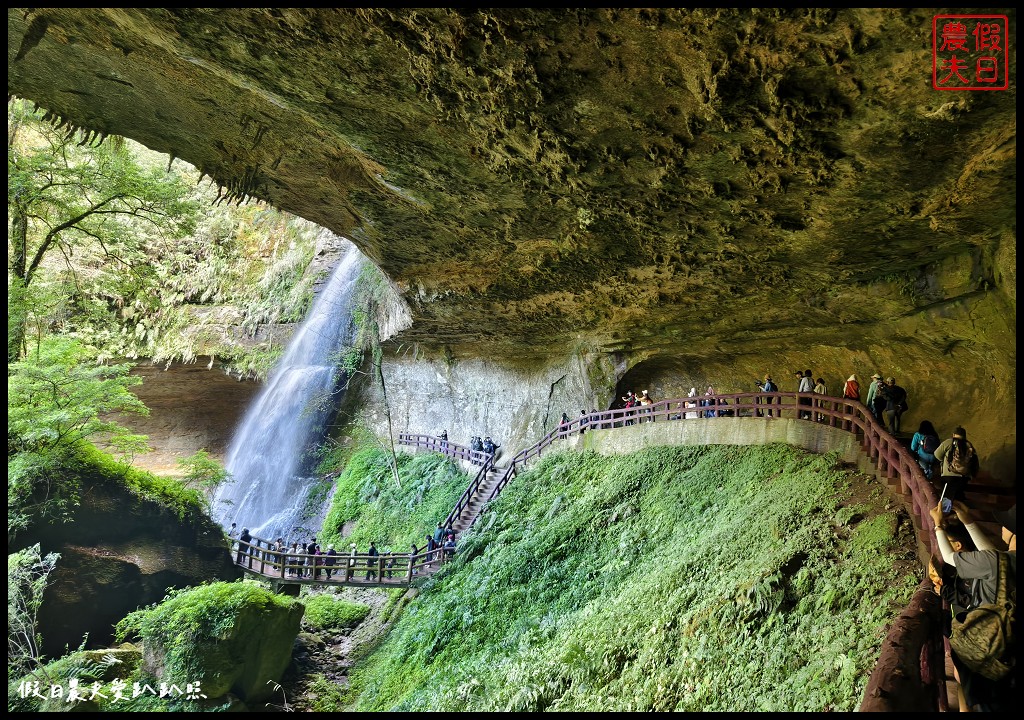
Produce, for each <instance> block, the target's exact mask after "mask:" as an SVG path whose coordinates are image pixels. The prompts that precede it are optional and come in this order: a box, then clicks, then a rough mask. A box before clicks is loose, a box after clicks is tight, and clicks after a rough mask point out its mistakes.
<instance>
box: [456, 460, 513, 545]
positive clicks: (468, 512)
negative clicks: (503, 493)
mask: <svg viewBox="0 0 1024 720" xmlns="http://www.w3.org/2000/svg"><path fill="white" fill-rule="evenodd" d="M504 474H505V468H504V467H498V466H492V467H491V468H490V469H488V471H487V477H486V478H485V479H484V480H483V482H481V483H480V489H479V490H477V492H476V493H475V494H474V495H473V498H472V499H471V500H470V501H469V504H468V505H466V507H465V509H464V510H463V511H462V512H461V513H460V514H459V517H458V518H457V519H456V520H455V522H453V523H452V529H453V530H454V531H455V543H456V546H457V545H458V543H459V541H460V540H461V539H462V535H463V533H465V532H466V530H468V529H469V528H470V527H472V526H473V523H475V522H476V519H477V518H478V517H479V516H480V513H481V512H483V509H484V505H486V504H487V501H488V500H489V499H490V497H491V492H492V491H493V490H494V486H495V485H497V484H498V481H499V480H500V479H501V476H502V475H504Z"/></svg>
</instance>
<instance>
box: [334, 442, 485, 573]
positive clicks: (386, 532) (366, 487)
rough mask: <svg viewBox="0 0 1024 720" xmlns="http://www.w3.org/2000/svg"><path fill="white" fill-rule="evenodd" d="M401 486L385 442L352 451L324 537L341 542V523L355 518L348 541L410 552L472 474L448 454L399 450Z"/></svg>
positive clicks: (452, 505)
mask: <svg viewBox="0 0 1024 720" xmlns="http://www.w3.org/2000/svg"><path fill="white" fill-rule="evenodd" d="M397 460H398V472H399V474H400V475H401V477H402V478H403V481H402V485H401V486H397V485H396V484H395V483H394V481H393V480H392V479H391V462H392V460H391V455H390V453H388V452H387V451H386V450H383V449H381V448H376V447H373V448H364V449H361V450H359V451H357V452H354V453H353V454H352V455H351V457H350V458H349V460H348V464H347V465H346V466H345V470H344V472H342V473H341V475H339V476H338V478H337V480H336V481H335V491H334V497H333V498H332V500H331V508H330V510H329V511H328V513H327V519H326V520H325V521H324V524H323V529H322V530H321V533H320V535H319V536H318V537H320V539H321V542H322V543H324V544H326V543H334V544H335V545H340V544H341V540H342V537H341V529H342V527H343V526H344V525H345V524H346V523H348V522H353V523H354V529H353V531H352V534H351V535H350V536H349V537H347V538H345V542H346V543H347V542H354V543H356V545H357V546H358V547H360V548H363V549H365V548H367V547H368V546H369V544H370V541H371V540H372V541H374V542H375V543H377V547H378V548H379V549H380V550H381V551H382V552H386V551H387V550H388V549H391V551H393V552H396V553H406V552H408V551H409V546H410V545H411V544H412V543H416V544H417V545H420V546H422V545H423V544H424V538H425V536H426V534H427V533H429V532H433V529H434V528H435V527H436V526H437V523H438V522H440V521H442V520H443V519H444V518H445V517H446V516H447V514H448V512H449V511H450V510H451V509H452V508H453V507H454V506H455V503H456V502H457V501H458V499H459V497H460V496H461V495H462V493H463V492H464V491H465V489H466V487H467V486H468V485H469V478H468V477H467V475H466V474H465V473H464V472H462V470H461V469H460V468H459V466H458V465H457V464H456V463H455V462H454V461H453V460H451V459H450V458H448V457H446V456H444V455H440V454H437V453H419V454H416V455H409V454H407V453H399V454H398V456H397Z"/></svg>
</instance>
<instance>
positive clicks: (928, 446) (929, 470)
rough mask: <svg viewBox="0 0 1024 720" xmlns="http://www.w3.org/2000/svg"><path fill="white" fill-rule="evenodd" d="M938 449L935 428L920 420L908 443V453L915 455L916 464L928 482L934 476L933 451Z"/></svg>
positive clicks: (937, 435) (928, 422) (929, 422)
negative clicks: (912, 437)
mask: <svg viewBox="0 0 1024 720" xmlns="http://www.w3.org/2000/svg"><path fill="white" fill-rule="evenodd" d="M938 447H939V434H938V433H937V432H935V426H934V425H932V424H931V421H929V420H922V421H921V425H920V426H919V427H918V428H917V432H916V433H914V439H913V440H911V441H910V452H912V453H915V454H916V455H917V464H918V465H920V466H921V470H922V471H923V472H924V476H925V477H926V478H928V479H929V480H931V479H932V476H933V475H934V474H935V451H936V450H937V449H938Z"/></svg>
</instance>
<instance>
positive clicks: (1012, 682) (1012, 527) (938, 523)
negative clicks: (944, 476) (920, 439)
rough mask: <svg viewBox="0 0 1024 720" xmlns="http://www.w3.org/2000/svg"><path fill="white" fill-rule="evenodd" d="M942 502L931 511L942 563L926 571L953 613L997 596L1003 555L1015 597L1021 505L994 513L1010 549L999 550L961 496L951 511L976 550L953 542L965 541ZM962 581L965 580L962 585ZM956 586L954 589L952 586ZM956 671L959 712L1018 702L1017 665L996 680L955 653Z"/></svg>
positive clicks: (1006, 706)
mask: <svg viewBox="0 0 1024 720" xmlns="http://www.w3.org/2000/svg"><path fill="white" fill-rule="evenodd" d="M943 510H944V508H943V507H942V503H940V504H939V505H937V506H935V507H934V508H932V509H931V510H930V511H929V514H930V515H931V517H932V520H933V522H934V523H935V539H936V541H937V542H938V545H939V550H940V552H941V553H942V563H943V564H944V567H939V565H940V563H939V561H938V560H936V559H933V560H932V562H931V563H930V564H929V570H928V574H929V577H930V578H931V580H932V583H933V585H934V586H935V591H936V592H937V593H939V594H940V595H942V596H943V599H945V600H947V601H948V602H949V603H950V605H951V609H952V611H953V615H954V617H957V618H958V619H960V620H963V619H964V618H965V616H966V614H967V613H968V612H970V610H971V609H973V608H976V607H979V606H981V605H992V604H994V603H995V602H996V599H997V596H998V594H999V584H1000V583H999V581H1000V558H1002V557H1005V566H1006V577H1005V579H1004V583H1005V585H1006V588H1005V589H1006V590H1007V591H1008V592H1009V593H1010V596H1011V597H1016V588H1017V585H1016V577H1017V506H1016V505H1014V506H1013V507H1011V508H1010V509H1009V510H1006V511H999V512H994V513H993V517H994V519H995V521H996V522H998V523H999V524H1000V525H1001V526H1002V540H1003V542H1004V543H1005V544H1006V550H1005V551H1003V550H997V549H996V548H995V545H994V544H993V542H992V541H991V540H990V539H989V538H988V536H987V535H985V533H984V532H983V531H982V530H981V528H980V526H979V525H978V523H977V521H976V519H975V517H974V515H973V514H972V513H971V511H970V510H969V509H968V508H967V506H966V505H964V504H963V503H962V502H960V501H959V500H955V501H953V503H952V508H951V510H952V511H953V513H955V515H956V517H957V518H958V519H959V521H960V522H961V523H963V527H964V528H965V529H966V530H967V532H968V533H969V534H970V538H971V540H973V541H974V545H975V546H976V548H977V549H976V550H973V551H971V550H966V549H960V550H957V549H956V547H955V546H954V543H956V544H957V545H961V544H962V540H960V541H959V542H958V539H957V538H956V537H955V536H954V535H952V534H951V533H950V530H951V529H952V528H951V526H950V521H951V519H952V518H951V517H949V515H948V514H947V513H944V512H943ZM961 583H962V584H961ZM950 586H952V587H950ZM952 659H953V669H954V675H955V677H956V678H957V681H958V682H959V683H960V687H959V693H960V709H961V710H967V709H970V710H989V711H997V710H1006V709H1009V708H1010V707H1012V703H1015V702H1016V699H1015V698H1016V677H1015V676H1016V669H1015V668H1014V669H1012V670H1011V674H1010V675H1009V676H1007V677H1004V678H1002V679H1001V680H992V679H990V678H987V677H985V676H984V675H981V674H979V673H977V672H974V671H972V670H970V669H969V668H968V667H967V666H966V665H965V664H964V663H963V662H962V660H961V659H960V658H959V657H957V655H956V652H955V650H954V652H953V656H952Z"/></svg>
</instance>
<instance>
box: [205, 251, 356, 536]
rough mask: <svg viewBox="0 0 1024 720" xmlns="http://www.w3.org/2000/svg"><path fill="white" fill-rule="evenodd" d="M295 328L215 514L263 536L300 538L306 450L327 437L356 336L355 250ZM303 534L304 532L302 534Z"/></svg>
mask: <svg viewBox="0 0 1024 720" xmlns="http://www.w3.org/2000/svg"><path fill="white" fill-rule="evenodd" d="M346 245H347V246H348V248H349V249H348V250H347V252H346V253H345V256H344V257H343V258H342V260H341V262H340V263H339V264H338V267H337V268H335V270H334V272H333V274H332V275H331V277H330V279H329V280H328V282H327V284H326V286H325V287H324V288H323V290H322V291H321V292H320V294H319V295H318V296H317V297H316V299H315V300H314V302H313V306H312V308H310V311H309V315H308V316H307V317H306V320H305V321H304V322H303V323H302V325H301V326H300V327H299V328H298V329H297V330H296V331H295V334H294V335H293V336H292V339H291V341H290V342H289V345H288V349H287V351H286V352H285V354H284V357H282V358H281V360H280V361H279V362H278V364H277V366H276V367H275V368H274V370H273V371H272V372H271V374H270V377H269V378H268V379H267V383H266V385H265V386H264V387H263V389H262V390H261V391H260V393H259V395H258V396H257V397H256V399H255V401H254V402H253V404H252V405H251V406H250V407H249V408H248V410H247V411H246V413H245V417H244V418H243V420H242V423H241V425H240V426H239V427H238V429H237V430H236V431H235V434H234V436H233V438H232V440H231V446H230V448H229V449H228V456H227V462H226V468H227V470H228V472H230V473H231V477H232V480H231V482H228V483H225V484H224V485H222V486H221V488H220V490H219V491H218V492H217V495H216V497H215V498H214V515H215V517H216V519H217V520H218V521H219V522H220V523H221V524H222V525H224V526H227V525H229V524H230V523H232V522H235V523H237V524H238V527H239V528H242V527H246V528H248V529H249V532H250V533H252V534H253V535H255V536H258V537H263V538H276V537H279V536H280V537H284V538H286V539H288V538H295V537H297V534H298V533H299V532H300V530H299V524H300V523H301V522H302V520H303V518H304V516H305V515H306V512H307V511H306V507H305V506H306V500H307V495H308V492H309V490H310V488H311V486H312V485H313V484H314V483H315V482H316V478H313V477H309V476H308V472H307V473H306V474H303V471H304V470H307V466H308V464H309V455H308V453H309V452H310V451H311V450H312V449H313V448H314V446H315V445H316V444H317V443H318V442H319V441H320V440H321V439H322V438H323V433H324V425H325V423H326V422H327V420H328V416H329V414H330V411H331V410H332V409H333V408H334V407H336V406H337V400H336V399H332V398H331V395H332V394H333V393H334V392H335V391H336V390H337V388H338V385H339V381H340V380H341V379H342V378H339V370H338V367H337V366H338V351H339V349H340V348H342V347H343V346H345V345H350V344H351V342H352V338H353V334H354V331H355V328H354V323H353V321H352V296H353V291H354V289H355V284H356V279H357V278H358V276H359V272H360V270H361V269H362V266H363V262H364V260H363V256H362V255H361V254H360V253H359V251H358V250H357V249H356V248H355V247H354V246H351V245H348V244H346ZM303 532H304V531H303Z"/></svg>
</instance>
